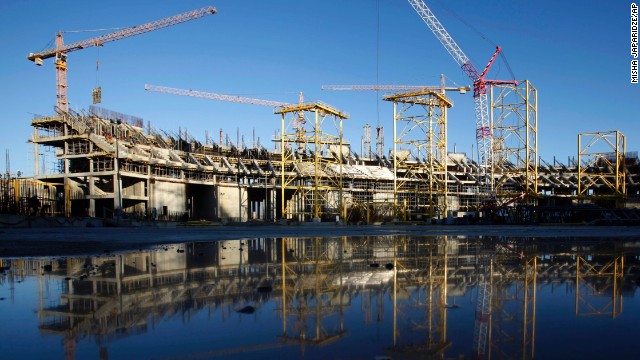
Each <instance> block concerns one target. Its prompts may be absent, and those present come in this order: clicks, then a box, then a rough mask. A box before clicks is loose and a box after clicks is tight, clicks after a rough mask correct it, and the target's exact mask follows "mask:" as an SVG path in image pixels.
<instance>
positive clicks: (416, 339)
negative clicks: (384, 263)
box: [393, 236, 451, 356]
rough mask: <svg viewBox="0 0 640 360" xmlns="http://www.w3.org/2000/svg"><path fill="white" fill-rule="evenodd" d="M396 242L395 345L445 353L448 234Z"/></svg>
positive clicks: (400, 351) (411, 351)
mask: <svg viewBox="0 0 640 360" xmlns="http://www.w3.org/2000/svg"><path fill="white" fill-rule="evenodd" d="M393 245H394V247H393V249H394V251H393V254H394V266H393V270H394V274H393V279H394V282H393V349H394V351H396V352H398V354H399V355H403V354H404V355H406V354H414V355H415V354H423V355H428V356H436V355H439V356H442V354H443V353H444V351H445V350H446V349H447V348H448V347H449V346H450V345H451V342H450V341H448V340H447V271H448V264H447V260H448V257H447V253H448V251H449V248H448V242H447V236H441V237H436V238H429V239H424V240H422V239H420V240H417V241H395V242H394V244H393ZM423 331H425V332H426V336H425V334H423V333H422V332H423Z"/></svg>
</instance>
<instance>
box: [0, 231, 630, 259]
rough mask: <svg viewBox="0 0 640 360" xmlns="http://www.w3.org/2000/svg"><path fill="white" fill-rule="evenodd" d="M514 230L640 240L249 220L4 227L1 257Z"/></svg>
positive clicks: (600, 233)
mask: <svg viewBox="0 0 640 360" xmlns="http://www.w3.org/2000/svg"><path fill="white" fill-rule="evenodd" d="M364 235H369V236H383V235H413V236H421V235H426V236H440V235H448V236H466V237H475V236H513V237H527V238H533V237H536V238H569V237H580V238H582V237H589V238H613V237H615V238H622V239H625V240H630V241H640V227H637V226H636V227H633V226H630V227H627V226H617V227H611V226H448V225H446V226H443V225H413V226H412V225H381V226H374V225H363V226H339V225H335V224H315V225H289V226H287V225H247V226H202V227H183V226H177V227H175V228H144V227H141V228H104V227H87V228H37V229H34V228H32V229H28V228H26V229H7V228H5V229H0V257H4V258H10V257H35V256H65V255H81V254H87V255H89V254H102V253H105V252H118V251H126V250H138V249H144V248H150V247H153V246H157V245H162V244H176V243H184V242H197V241H216V240H240V239H252V238H279V237H337V236H364Z"/></svg>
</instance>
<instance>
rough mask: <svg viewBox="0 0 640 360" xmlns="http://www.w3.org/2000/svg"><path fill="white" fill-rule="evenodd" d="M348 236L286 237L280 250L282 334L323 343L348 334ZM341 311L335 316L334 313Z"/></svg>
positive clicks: (294, 340)
mask: <svg viewBox="0 0 640 360" xmlns="http://www.w3.org/2000/svg"><path fill="white" fill-rule="evenodd" d="M346 244H347V238H346V237H342V238H335V239H329V240H327V239H324V238H314V239H299V238H283V239H282V241H281V243H280V251H281V262H282V263H281V295H282V297H281V298H280V301H281V303H280V304H279V305H280V311H281V312H282V332H283V334H282V337H281V339H282V340H283V341H285V342H292V343H299V344H301V345H305V344H308V345H323V344H326V343H328V342H330V341H333V340H336V339H338V338H340V337H342V336H344V335H345V334H346V331H345V329H344V308H345V307H346V306H347V305H348V302H349V297H348V296H347V295H346V294H345V291H344V289H343V282H344V275H343V268H344V264H345V259H344V254H345V253H348V250H347V248H346ZM336 314H337V315H338V319H335V317H334V316H332V315H336Z"/></svg>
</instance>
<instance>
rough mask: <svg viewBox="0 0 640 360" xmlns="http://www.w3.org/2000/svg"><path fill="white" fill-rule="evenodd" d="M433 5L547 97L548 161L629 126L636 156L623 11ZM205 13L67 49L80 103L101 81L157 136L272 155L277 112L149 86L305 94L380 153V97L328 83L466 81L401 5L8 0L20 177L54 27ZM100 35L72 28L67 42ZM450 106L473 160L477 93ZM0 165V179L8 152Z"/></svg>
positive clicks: (1, 23) (617, 4)
mask: <svg viewBox="0 0 640 360" xmlns="http://www.w3.org/2000/svg"><path fill="white" fill-rule="evenodd" d="M426 3H427V4H428V5H429V6H430V7H431V9H432V10H433V11H434V13H436V15H437V16H438V18H439V19H440V21H441V22H442V23H443V24H444V26H445V27H446V28H447V29H448V31H449V32H450V33H451V34H452V36H453V37H454V38H455V39H456V41H457V42H458V43H459V45H460V46H461V47H462V48H463V50H464V51H465V52H466V53H467V55H468V56H469V57H470V58H471V59H472V61H473V62H474V64H475V66H476V67H477V68H479V69H480V70H481V69H482V68H484V66H485V64H486V62H487V61H488V60H489V58H490V57H491V55H492V54H493V51H494V45H493V43H495V44H499V45H501V46H502V48H503V49H504V52H505V54H506V57H507V59H508V62H509V65H510V66H511V68H512V70H513V72H514V73H515V76H516V78H517V79H527V80H529V81H530V82H531V83H532V84H533V85H534V86H535V87H536V88H537V89H538V101H539V105H538V114H539V118H538V121H539V130H538V131H539V136H538V144H539V155H540V156H542V157H543V159H545V160H547V161H551V160H553V157H554V156H556V157H557V158H558V159H559V160H561V161H563V162H566V159H567V157H568V156H576V154H577V134H578V133H586V132H595V131H607V130H620V131H622V132H623V133H624V134H625V135H626V137H627V150H628V151H637V150H638V149H639V148H640V144H639V139H640V127H639V126H638V125H637V124H636V123H637V122H638V120H640V119H639V116H638V111H639V109H640V85H633V84H630V82H629V75H630V70H629V63H630V60H631V56H630V54H629V42H630V24H629V14H630V10H629V8H630V4H631V2H630V1H619V0H616V1H588V0H587V1H550V0H540V1H523V0H515V1H506V0H501V1H500V0H485V1H482V2H478V1H463V0H450V1H445V0H438V1H426ZM377 4H379V5H377ZM207 5H213V6H215V7H216V8H217V9H218V13H217V14H215V15H213V16H209V17H205V18H202V19H198V20H194V21H190V22H187V23H184V24H180V25H176V26H172V27H169V28H165V29H161V30H158V31H154V32H151V33H147V34H143V35H139V36H135V37H131V38H127V39H123V40H119V41H116V42H112V43H108V44H106V45H105V46H104V47H101V48H99V49H98V48H89V49H84V50H80V51H75V52H72V53H70V54H69V59H68V67H69V71H68V84H69V92H68V96H69V101H70V106H71V108H74V109H85V108H88V106H89V105H90V104H91V89H92V88H93V87H95V86H96V85H100V86H102V91H103V103H102V104H101V105H100V106H102V107H105V108H108V109H111V110H115V111H118V112H122V113H126V114H130V115H134V116H138V117H141V118H143V119H144V120H145V121H147V120H149V121H151V124H152V126H154V127H155V128H158V129H166V130H171V131H175V132H177V131H178V127H181V128H182V129H187V131H188V132H189V133H191V134H193V135H194V136H195V137H196V138H198V139H201V140H204V138H205V131H208V132H209V134H210V136H211V137H215V138H217V137H218V132H219V130H220V128H222V129H223V131H224V132H225V133H228V134H229V135H230V137H231V138H232V139H235V137H236V132H237V129H240V133H242V134H244V135H245V142H246V143H247V144H251V138H252V133H253V131H254V129H255V134H256V136H259V137H260V140H261V143H262V144H267V147H268V148H272V145H271V143H270V142H269V141H268V139H269V138H270V137H272V136H273V134H274V132H275V130H276V129H278V128H279V126H280V125H279V123H280V122H279V118H278V116H277V115H274V114H273V112H272V109H271V108H268V107H261V106H255V105H247V104H237V103H225V102H220V101H213V100H206V99H197V98H190V97H182V96H177V95H168V94H161V93H152V92H147V91H144V84H153V85H162V86H169V87H176V88H185V89H193V90H200V91H209V92H218V93H226V94H241V95H246V96H252V97H258V98H264V99H271V100H279V101H285V102H296V101H297V99H298V95H297V94H298V92H299V91H302V92H304V94H305V97H306V99H308V100H322V101H324V102H326V103H329V104H331V105H333V106H335V107H337V108H339V109H340V110H343V111H346V112H348V113H350V115H351V118H350V119H348V120H346V121H345V130H344V132H345V138H346V139H347V140H349V141H350V142H351V143H352V144H353V149H354V150H355V151H356V152H359V151H360V138H361V135H362V127H363V126H364V125H365V124H366V123H368V124H370V125H372V126H376V125H381V126H384V127H385V132H386V139H385V140H386V147H387V148H389V147H390V146H391V144H392V130H391V129H392V128H391V126H392V122H391V119H392V116H393V110H392V106H391V104H390V103H387V102H384V101H379V100H378V96H377V95H376V93H375V92H338V91H322V90H320V88H321V86H322V85H326V84H375V83H376V80H378V82H379V83H380V84H406V85H414V84H415V85H417V84H421V85H422V84H427V85H437V84H438V83H439V77H440V74H442V73H444V74H445V75H446V76H447V78H448V79H449V80H448V81H450V84H459V85H468V84H469V81H468V80H467V79H466V77H465V75H464V74H463V72H462V71H461V70H460V69H459V68H458V67H457V65H456V63H455V62H454V61H453V59H452V58H450V56H449V54H448V53H447V52H446V51H445V49H444V48H443V47H442V46H441V45H440V43H439V42H438V41H437V39H436V38H435V37H434V36H433V34H432V33H431V32H430V31H429V29H428V28H427V26H426V25H425V24H424V23H423V22H422V20H421V19H420V18H419V17H418V15H417V14H416V13H415V12H414V11H413V9H412V8H411V6H410V5H409V3H408V2H407V1H406V0H298V1H294V0H271V1H264V0H234V1H232V0H219V1H203V0H180V1H179V0H172V1H170V0H155V1H128V0H110V1H89V0H65V1H62V2H57V1H45V0H3V1H0V34H2V35H1V36H0V47H1V48H2V55H3V56H2V57H1V58H0V81H1V83H2V85H3V86H1V87H0V99H2V100H1V101H2V115H1V116H2V123H3V129H4V130H3V131H2V132H0V144H2V145H1V146H0V149H1V150H3V151H4V149H9V151H10V154H11V171H12V172H13V173H15V172H16V171H17V170H21V171H22V173H24V174H32V173H33V146H32V145H31V144H28V143H27V140H28V139H29V137H30V136H31V133H32V131H33V130H32V128H31V126H30V120H31V118H32V117H33V116H34V114H40V115H49V114H52V113H53V105H54V104H55V68H54V66H53V61H52V59H49V60H45V65H44V66H42V67H37V66H35V65H34V64H33V63H32V62H30V61H28V60H27V59H26V56H27V54H28V53H30V52H37V51H41V50H44V49H45V48H49V47H50V46H48V45H52V44H53V43H52V41H53V39H54V36H55V33H56V32H57V31H59V30H63V31H69V30H86V29H100V28H114V27H128V26H133V25H139V24H143V23H146V22H149V21H153V20H157V19H160V18H164V17H167V16H171V15H175V14H178V13H182V12H186V11H188V10H192V9H197V8H200V7H204V6H207ZM378 6H379V12H378V11H377V10H376V9H377V7H378ZM378 15H379V27H378V26H377V25H376V24H377V18H378ZM460 18H462V19H464V22H462V21H460ZM465 22H466V23H468V24H471V25H472V26H473V28H475V29H476V30H478V31H479V32H481V33H482V34H484V35H485V37H486V38H488V39H490V40H491V41H486V40H484V39H483V38H482V37H481V36H479V35H478V33H477V32H476V31H474V29H472V28H470V27H469V26H467V25H466V24H465ZM378 31H379V40H378V38H377V33H378ZM103 33H104V32H103ZM100 34H102V33H100V32H81V33H68V34H65V42H67V43H70V42H74V41H79V40H83V39H86V38H89V37H93V36H98V35H100ZM378 44H379V47H378ZM377 49H379V51H377ZM97 60H98V61H99V62H100V66H99V70H98V71H96V61H97ZM491 77H492V78H508V77H509V72H508V71H507V68H506V66H505V64H504V63H501V62H499V63H497V64H496V65H495V66H494V68H493V69H492V71H491ZM380 95H382V94H380ZM451 97H452V100H453V101H454V102H455V106H454V108H452V109H451V110H450V112H449V136H448V139H449V150H450V151H452V150H453V145H454V144H455V145H456V147H457V150H458V151H464V152H467V153H470V151H471V146H472V144H474V143H475V120H474V114H473V98H472V96H471V94H467V95H458V94H452V95H451ZM3 155H4V153H3ZM47 156H48V158H49V159H53V155H51V154H49V155H47ZM0 166H2V167H1V170H2V172H4V171H5V169H6V164H5V157H4V156H2V158H1V159H0ZM47 166H49V165H47ZM49 167H50V166H49Z"/></svg>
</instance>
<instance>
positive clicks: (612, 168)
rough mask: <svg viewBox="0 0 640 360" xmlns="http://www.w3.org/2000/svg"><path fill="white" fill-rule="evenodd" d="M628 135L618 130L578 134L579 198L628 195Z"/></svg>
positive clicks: (618, 199) (621, 197)
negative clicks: (626, 156)
mask: <svg viewBox="0 0 640 360" xmlns="http://www.w3.org/2000/svg"><path fill="white" fill-rule="evenodd" d="M625 152H626V140H625V136H624V135H623V134H622V133H621V132H620V131H618V130H614V131H604V132H595V133H584V134H578V181H577V182H578V197H579V198H584V197H586V196H589V197H591V196H594V195H595V194H596V192H595V191H594V190H595V189H597V190H598V191H597V193H598V194H599V195H598V197H601V198H612V199H613V200H615V201H617V202H621V201H623V200H624V198H625V197H626V195H627V188H626V181H625Z"/></svg>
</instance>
